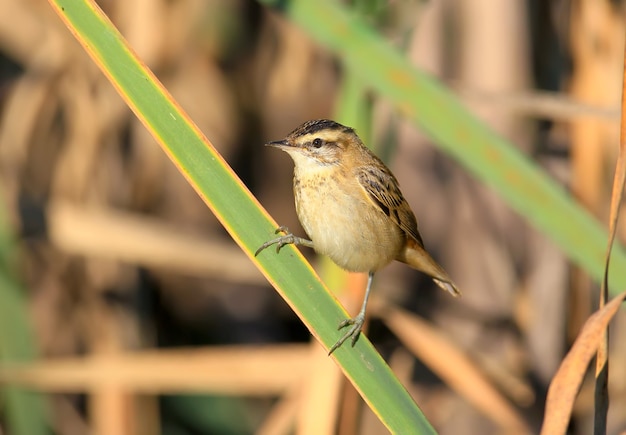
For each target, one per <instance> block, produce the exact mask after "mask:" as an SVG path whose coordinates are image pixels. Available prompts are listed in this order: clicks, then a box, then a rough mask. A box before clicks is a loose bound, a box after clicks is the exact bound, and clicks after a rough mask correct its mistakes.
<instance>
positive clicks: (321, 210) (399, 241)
mask: <svg viewBox="0 0 626 435" xmlns="http://www.w3.org/2000/svg"><path fill="white" fill-rule="evenodd" d="M365 195H366V194H365V192H364V191H363V189H362V188H361V186H360V185H359V184H358V181H357V179H356V177H350V176H346V175H345V174H343V173H341V171H338V170H334V171H333V170H325V171H317V172H316V173H314V174H307V175H304V176H302V175H298V174H296V176H295V177H294V196H295V202H296V211H297V213H298V218H299V219H300V223H301V224H302V226H303V228H304V230H305V231H306V233H307V235H308V236H309V237H310V238H311V240H312V241H313V244H314V246H315V250H316V251H317V252H319V253H321V254H324V255H328V256H329V257H330V258H331V259H332V260H333V261H334V262H335V263H337V265H339V266H340V267H342V268H344V269H346V270H350V271H353V272H370V271H376V270H378V269H380V268H382V267H384V266H385V265H387V264H388V263H390V262H391V261H392V260H393V259H394V258H395V257H396V256H397V255H398V253H399V252H400V250H401V249H402V247H403V246H404V242H405V236H404V233H403V232H402V231H401V230H400V228H399V227H398V226H397V225H396V224H394V223H393V222H392V221H391V220H390V219H389V218H388V217H387V216H386V215H385V214H384V213H382V211H381V210H380V209H377V208H376V207H375V206H374V205H373V204H372V203H371V201H369V199H368V198H367V197H366V196H365Z"/></svg>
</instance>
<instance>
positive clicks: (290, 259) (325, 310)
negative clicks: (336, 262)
mask: <svg viewBox="0 0 626 435" xmlns="http://www.w3.org/2000/svg"><path fill="white" fill-rule="evenodd" d="M49 1H50V4H51V5H52V7H53V8H54V9H55V11H56V12H57V13H58V15H59V16H60V18H61V19H62V20H63V21H64V22H65V24H66V25H67V26H68V28H69V29H70V31H71V32H72V33H73V34H74V36H75V37H76V39H77V40H78V41H79V42H80V43H81V44H82V46H83V47H84V49H85V50H86V51H87V53H88V54H89V55H90V56H91V58H92V59H93V61H94V62H95V63H96V64H97V65H98V66H99V67H100V69H101V70H102V72H103V73H104V74H105V75H106V76H107V77H108V78H109V80H110V81H111V83H112V84H113V86H114V87H115V88H116V89H117V91H118V92H119V94H120V96H121V97H122V98H123V99H124V100H125V101H126V103H127V104H128V105H129V107H130V108H131V109H132V110H133V112H134V113H135V114H136V115H137V117H138V118H139V119H140V120H141V121H142V122H143V124H144V125H145V126H146V128H147V129H148V130H149V131H150V132H151V134H152V135H153V136H154V137H155V139H156V140H157V141H158V142H159V144H160V145H161V147H162V148H163V150H164V151H165V152H166V153H167V154H168V156H169V157H170V158H171V160H172V162H173V163H174V164H175V165H176V166H177V167H178V169H179V170H180V171H181V172H182V174H183V175H184V176H185V177H186V179H187V180H188V181H189V183H190V184H191V185H192V186H193V187H194V189H195V190H196V191H197V193H198V194H199V195H200V196H201V198H202V199H203V200H204V201H205V203H206V204H207V206H208V207H209V208H210V209H211V210H212V211H213V213H214V214H215V215H216V216H217V218H218V219H219V220H220V221H221V222H222V224H223V225H224V227H225V228H226V229H227V230H228V232H229V233H230V234H231V236H232V237H233V239H234V240H235V241H236V242H237V243H238V244H239V246H240V247H241V248H242V249H243V250H244V252H245V253H246V254H247V255H248V256H249V257H250V258H251V260H252V261H253V262H254V263H255V264H256V265H257V266H258V267H259V269H260V270H261V271H262V273H263V274H264V275H265V276H266V277H267V279H268V280H269V281H270V282H271V283H272V285H273V286H274V287H275V288H276V289H277V291H278V292H279V293H280V294H281V295H282V296H283V298H285V300H286V301H287V302H288V303H289V305H290V306H291V307H292V308H293V309H294V311H295V312H296V313H297V314H298V315H299V316H300V318H301V319H302V321H303V322H304V323H305V324H306V326H307V327H308V328H309V329H310V330H311V332H312V333H313V334H314V335H315V336H316V337H317V338H318V340H319V341H320V342H321V343H323V345H324V346H325V347H326V349H328V348H329V346H330V345H332V344H333V343H334V341H335V340H336V339H337V330H336V328H337V324H338V323H339V321H340V320H342V319H344V318H345V317H346V313H345V311H343V310H342V309H341V307H340V306H339V304H338V303H337V301H336V300H335V299H334V297H333V296H332V295H330V294H329V293H328V291H327V290H326V289H325V288H324V287H323V286H322V285H321V283H320V282H319V280H318V278H317V277H316V275H315V273H314V272H313V270H312V269H311V267H310V266H309V265H308V264H307V263H306V261H304V259H303V257H302V255H301V254H300V253H299V251H297V250H296V249H295V248H293V247H291V246H287V247H285V248H283V250H281V252H280V254H278V255H277V254H276V253H274V252H272V251H271V250H267V251H265V252H263V253H262V254H260V255H259V257H257V258H255V257H254V256H253V255H252V253H253V252H254V251H255V250H256V248H257V247H259V246H260V245H261V244H262V243H263V242H264V241H266V240H268V239H269V238H270V237H272V235H273V233H274V229H275V228H276V223H275V222H273V221H272V220H271V219H270V217H269V216H268V215H267V213H266V212H265V211H264V210H263V209H262V208H261V207H260V205H259V204H258V202H257V201H256V199H255V198H254V197H253V196H252V195H251V194H250V192H249V191H248V190H247V189H246V187H245V186H244V185H243V184H242V183H241V181H240V180H239V179H238V178H237V176H236V175H235V174H234V173H233V171H232V170H231V169H230V167H229V166H228V165H227V163H226V162H225V161H224V160H223V158H222V157H221V156H220V155H219V154H218V153H217V152H216V150H215V149H214V148H213V146H212V145H211V144H210V142H209V141H208V140H207V139H206V138H205V137H204V136H203V135H202V133H201V132H200V131H199V130H198V128H197V127H196V126H195V125H194V124H193V122H192V121H191V120H190V119H189V118H188V117H187V115H186V114H185V113H184V112H183V111H182V110H181V108H180V107H179V106H178V105H177V103H176V102H175V101H174V100H173V99H172V97H171V96H170V95H169V94H168V92H167V91H166V90H165V89H164V88H163V86H162V85H161V84H160V83H159V82H158V80H157V79H156V78H155V77H154V75H153V74H152V73H151V72H150V71H149V70H148V69H147V68H146V67H145V65H143V64H142V63H141V61H140V60H139V59H138V58H137V57H136V56H135V55H134V53H133V52H132V49H131V48H130V47H129V46H128V45H127V43H126V41H125V40H124V38H123V37H122V36H121V35H120V33H119V32H118V31H117V29H116V28H115V27H114V26H113V24H112V23H111V22H110V21H109V19H108V18H107V17H106V15H104V13H103V12H102V11H101V10H100V9H99V8H98V6H97V5H96V4H95V3H94V2H93V1H87V0H85V1H83V0H49ZM259 146H261V144H259ZM333 357H334V358H336V360H337V362H338V363H339V364H340V366H341V368H342V369H343V371H344V373H345V374H346V376H347V377H348V378H349V379H350V381H351V382H352V383H353V384H354V385H355V387H356V389H357V390H358V391H359V392H360V394H361V395H362V396H363V398H364V399H365V401H366V402H367V403H368V404H369V405H370V407H371V408H372V409H373V410H374V412H375V413H376V414H377V415H378V416H379V417H380V419H381V420H382V421H383V423H384V424H385V425H386V426H387V427H388V428H389V429H390V430H391V431H392V432H395V433H406V432H407V430H410V431H411V432H413V433H433V432H434V430H433V428H432V427H431V425H430V423H429V422H428V421H427V420H426V418H425V417H424V416H423V414H422V413H421V411H420V410H419V408H418V407H417V405H416V404H415V402H414V401H413V400H412V398H411V397H410V396H409V394H408V393H407V391H406V390H405V389H404V387H403V386H402V385H401V384H400V382H399V381H398V380H397V378H395V376H394V375H393V373H392V372H391V370H390V369H389V367H388V366H387V365H386V364H385V362H384V360H383V359H382V358H381V357H380V355H379V354H378V353H377V352H376V351H375V350H374V348H373V347H372V345H371V344H370V343H369V341H367V339H365V338H362V339H361V340H359V341H358V343H357V345H356V346H355V347H354V348H350V347H349V346H345V347H342V348H340V349H338V351H337V352H335V353H334V354H333Z"/></svg>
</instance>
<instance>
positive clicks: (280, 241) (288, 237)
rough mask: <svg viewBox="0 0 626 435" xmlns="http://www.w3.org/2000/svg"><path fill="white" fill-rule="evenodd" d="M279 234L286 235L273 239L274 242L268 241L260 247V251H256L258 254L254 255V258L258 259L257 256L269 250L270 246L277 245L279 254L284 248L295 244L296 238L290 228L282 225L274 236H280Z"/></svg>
mask: <svg viewBox="0 0 626 435" xmlns="http://www.w3.org/2000/svg"><path fill="white" fill-rule="evenodd" d="M278 233H284V235H283V236H280V237H276V238H275V239H272V240H268V241H267V242H265V243H263V244H262V245H261V246H260V247H259V249H257V250H256V252H255V253H254V256H255V257H256V256H257V255H259V254H260V253H261V251H263V250H264V249H266V248H269V247H270V246H272V245H274V244H275V245H276V253H279V252H280V250H281V249H282V247H283V246H285V245H289V244H292V243H295V241H296V237H295V236H294V235H293V234H292V233H290V232H289V228H287V227H286V226H284V225H281V226H279V227H278V228H276V231H274V234H278Z"/></svg>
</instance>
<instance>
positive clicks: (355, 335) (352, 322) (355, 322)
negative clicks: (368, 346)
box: [328, 314, 365, 355]
mask: <svg viewBox="0 0 626 435" xmlns="http://www.w3.org/2000/svg"><path fill="white" fill-rule="evenodd" d="M364 323H365V315H364V314H359V315H357V316H356V317H353V318H352V319H346V320H344V321H342V322H341V323H340V324H339V327H338V328H337V329H343V328H345V327H346V326H350V328H349V329H348V330H347V331H346V333H345V334H344V335H343V336H342V337H341V338H340V339H339V340H338V341H337V343H335V344H334V345H333V347H331V348H330V351H329V352H328V355H330V354H332V353H333V352H334V351H335V350H337V349H338V348H339V347H340V346H341V345H342V344H343V342H344V341H346V340H347V339H348V338H350V337H352V346H353V347H354V345H355V344H356V341H357V340H358V339H359V335H360V334H361V329H363V324H364Z"/></svg>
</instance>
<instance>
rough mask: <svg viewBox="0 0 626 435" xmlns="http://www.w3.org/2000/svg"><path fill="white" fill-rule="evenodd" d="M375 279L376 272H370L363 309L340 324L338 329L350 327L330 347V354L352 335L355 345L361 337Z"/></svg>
mask: <svg viewBox="0 0 626 435" xmlns="http://www.w3.org/2000/svg"><path fill="white" fill-rule="evenodd" d="M373 280H374V272H370V273H369V275H368V277H367V287H366V288H365V297H364V298H363V305H361V311H359V314H357V315H356V317H353V318H351V319H346V320H344V321H342V322H341V323H340V324H339V328H338V329H343V328H345V327H346V326H348V325H351V326H350V329H348V330H347V331H346V333H345V334H344V335H343V336H342V337H341V338H340V339H339V341H337V343H335V344H334V345H333V347H331V348H330V351H329V352H328V355H330V354H331V353H333V352H334V351H335V350H337V349H338V348H339V346H341V345H342V344H343V342H344V341H346V340H347V339H348V338H350V337H352V346H354V345H355V343H356V341H357V340H358V339H359V335H360V334H361V329H363V323H365V310H366V308H367V300H368V299H369V297H370V291H371V290H372V281H373Z"/></svg>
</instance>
